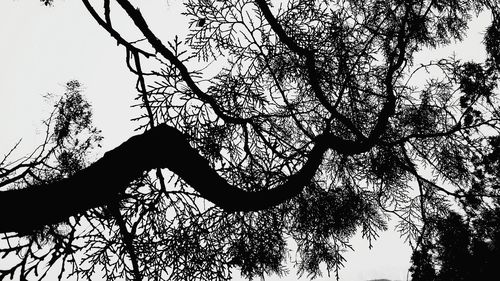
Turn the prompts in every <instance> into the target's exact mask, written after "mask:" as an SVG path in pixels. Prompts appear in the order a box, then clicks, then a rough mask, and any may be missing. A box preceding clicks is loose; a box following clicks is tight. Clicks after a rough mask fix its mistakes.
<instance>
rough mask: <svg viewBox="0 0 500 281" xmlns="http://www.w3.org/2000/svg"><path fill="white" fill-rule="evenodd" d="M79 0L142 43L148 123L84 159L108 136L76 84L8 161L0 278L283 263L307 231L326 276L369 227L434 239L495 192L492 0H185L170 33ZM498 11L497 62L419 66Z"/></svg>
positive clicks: (134, 61)
mask: <svg viewBox="0 0 500 281" xmlns="http://www.w3.org/2000/svg"><path fill="white" fill-rule="evenodd" d="M42 2H43V3H45V4H46V5H51V4H52V1H47V0H45V1H42ZM82 3H83V4H84V6H85V7H86V9H87V10H88V11H89V13H90V15H91V16H92V18H93V19H94V20H95V21H96V22H97V23H98V24H99V26H100V27H101V28H102V29H103V30H104V31H106V32H108V33H109V34H110V35H111V36H112V37H113V38H114V39H116V41H117V42H118V44H120V45H123V46H124V48H125V50H126V65H127V66H128V67H129V68H130V71H132V72H133V73H135V74H136V75H137V90H138V93H139V96H138V100H139V104H138V106H140V107H141V108H142V109H144V115H142V116H139V117H138V118H137V121H138V122H140V124H141V125H140V126H139V128H138V130H144V133H141V134H139V135H136V136H133V137H131V138H130V139H129V140H127V141H125V142H124V143H123V144H122V145H120V146H118V147H117V148H115V149H113V150H111V151H108V152H107V153H105V154H104V156H103V157H102V158H100V159H98V160H97V161H95V162H93V163H86V162H85V161H84V160H83V159H84V156H85V153H86V152H87V151H88V150H89V149H90V148H91V147H90V144H91V143H94V142H95V140H99V139H100V136H99V133H98V130H97V129H95V128H94V127H93V126H92V123H91V122H90V121H91V119H90V117H91V113H90V109H89V107H88V106H87V104H86V103H85V101H84V99H83V97H82V96H81V94H80V90H79V87H78V82H75V81H72V82H70V83H68V91H67V93H66V95H65V97H64V98H63V99H62V100H61V101H60V102H59V103H57V105H56V111H55V113H54V114H55V115H54V116H55V120H54V122H55V123H54V122H47V127H48V133H47V139H46V141H45V143H44V144H43V145H42V148H43V149H42V150H41V152H39V151H38V152H39V153H38V154H33V155H32V157H28V158H26V159H25V160H23V161H22V162H20V163H19V162H10V160H8V158H6V159H5V160H3V161H2V162H1V164H0V178H1V179H2V181H1V182H0V187H2V188H3V189H2V191H1V192H0V232H2V233H8V234H6V236H5V239H4V248H3V249H2V250H1V251H2V253H4V258H5V257H10V256H13V255H15V254H18V256H19V257H20V259H19V262H18V263H15V264H14V265H13V266H11V267H9V268H7V269H5V270H4V269H2V271H0V273H1V274H2V275H0V276H2V278H4V277H8V276H13V275H14V274H20V276H21V277H22V278H25V277H27V276H28V277H32V276H34V275H41V276H42V277H43V276H44V275H43V274H44V273H41V272H39V270H43V269H44V265H45V264H46V263H48V265H49V266H53V265H56V264H60V265H62V266H60V278H62V276H63V273H64V272H65V271H66V270H67V269H68V267H70V269H69V270H68V271H69V273H70V274H72V275H78V276H80V277H84V278H89V279H90V278H91V276H92V275H93V274H94V273H95V272H96V271H100V272H104V274H105V277H106V278H107V279H110V280H113V279H116V278H117V277H121V276H124V275H125V276H126V277H127V278H130V279H134V280H143V279H151V280H161V279H167V278H168V279H172V280H192V279H208V280H212V279H228V278H230V276H231V272H232V269H234V268H238V269H240V270H241V273H242V274H243V275H244V276H247V277H249V278H252V277H256V276H262V275H264V274H269V273H277V274H283V273H285V272H286V268H284V267H283V265H284V262H285V260H286V258H287V255H288V250H287V242H288V241H289V240H291V239H293V240H295V242H296V243H297V252H298V255H297V256H298V258H297V260H296V266H297V268H298V271H299V273H300V274H304V273H306V274H308V275H310V276H311V277H315V276H317V275H319V274H321V270H320V265H321V264H324V265H326V269H327V270H328V271H329V272H330V271H336V272H337V273H338V268H339V267H340V266H341V265H342V262H343V261H344V260H343V257H342V252H343V251H344V250H346V249H348V248H349V243H348V240H349V238H350V237H352V235H353V234H354V233H355V232H356V230H357V229H358V228H361V230H362V233H363V235H364V237H366V238H367V239H368V240H369V241H371V240H372V239H375V238H376V237H377V233H378V232H379V231H381V230H385V229H386V221H387V216H388V215H393V216H396V217H398V218H399V224H398V229H399V230H400V231H401V232H402V234H403V235H405V236H406V237H407V239H408V240H409V241H410V243H412V245H414V246H415V247H417V248H418V247H422V245H424V243H423V241H424V238H425V235H426V234H427V233H428V229H429V225H430V224H431V222H432V221H433V218H439V217H443V216H445V215H446V214H448V213H449V212H450V209H451V208H452V204H451V203H452V202H453V200H455V199H456V200H458V202H462V203H464V204H466V205H467V206H471V207H477V206H478V205H484V204H487V203H488V198H496V197H497V196H498V191H497V188H493V186H491V187H488V186H483V187H482V188H477V185H475V184H474V183H475V181H476V179H477V178H478V174H477V173H476V172H477V171H476V170H474V169H473V165H474V164H475V163H476V161H477V159H480V158H481V156H482V155H483V154H486V153H487V151H486V150H487V148H488V147H487V146H485V145H484V142H485V141H486V140H487V139H488V137H490V136H492V135H493V136H495V135H498V130H499V122H498V121H499V111H498V109H497V106H498V100H497V96H496V92H497V85H496V81H497V79H498V77H497V75H498V70H499V69H500V68H499V60H498V57H499V52H498V43H499V41H500V40H499V39H498V32H499V29H498V27H499V25H498V19H499V17H498V11H499V8H500V6H499V4H498V3H497V2H496V1H493V0H491V1H466V0H446V1H438V0H432V1H427V0H420V1H417V0H415V1H399V0H393V1H379V0H373V1H355V0H351V1H326V0H325V1H315V0H314V1H313V0H290V1H282V2H279V1H267V0H231V1H220V0H186V1H184V2H183V4H184V7H185V16H186V17H187V18H188V19H189V22H190V25H189V26H190V27H189V35H188V36H187V38H185V40H181V39H178V38H177V37H176V38H175V39H173V40H170V41H168V42H166V41H165V40H162V39H161V38H159V37H158V34H159V32H158V31H154V30H153V28H152V27H150V25H148V21H147V19H146V17H145V16H144V14H143V13H142V12H141V10H140V9H138V8H137V7H136V6H135V5H134V4H132V3H130V2H129V1H127V0H117V1H115V2H111V1H108V0H106V1H103V5H102V7H101V8H100V9H99V8H97V6H96V5H95V4H92V3H91V2H90V1H88V0H82ZM484 10H488V11H489V12H490V13H491V17H492V25H491V27H490V28H489V29H488V32H487V33H486V37H485V43H486V44H485V45H486V49H487V51H488V53H489V57H488V60H487V61H485V62H484V63H480V62H461V61H459V60H457V59H455V58H443V59H441V60H438V61H430V62H426V63H425V64H418V63H416V62H414V54H415V53H416V52H418V51H420V50H422V48H438V47H440V46H445V45H450V44H452V43H453V42H454V41H457V40H458V41H460V40H462V38H463V37H464V35H465V34H466V31H467V24H468V22H469V21H470V20H471V18H472V17H473V15H474V14H478V13H480V12H482V11H484ZM118 13H125V15H127V17H128V18H129V19H130V20H131V22H132V23H133V26H134V27H135V28H136V30H137V31H138V32H139V33H140V34H141V36H142V37H143V38H142V39H141V40H138V41H137V40H136V39H130V38H128V37H127V36H125V34H122V33H120V31H119V30H120V29H119V24H118V23H117V22H118V21H117V20H116V21H115V18H114V17H116V16H117V14H118ZM164 42H166V43H164ZM216 66H217V67H218V69H217V70H215V71H214V70H213V68H215V67H216ZM420 73H422V74H425V73H428V75H429V77H428V79H427V80H426V82H425V83H419V81H416V80H415V79H414V77H415V76H416V74H420ZM49 121H50V119H49ZM82 129H86V130H87V133H84V134H83V135H81V133H80V131H81V130H82ZM82 141H83V143H82ZM45 147H53V148H51V149H50V150H49V151H46V150H45V149H44V148H45ZM150 171H154V172H150ZM165 173H168V175H169V177H166V176H165V175H164V174H165ZM166 178H170V180H169V181H166V180H165V179H166ZM168 183H171V184H168ZM414 187H415V188H414ZM13 212H15V213H16V216H12V215H11V214H12V213H13Z"/></svg>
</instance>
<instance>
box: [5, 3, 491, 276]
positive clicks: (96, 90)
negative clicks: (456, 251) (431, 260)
mask: <svg viewBox="0 0 500 281" xmlns="http://www.w3.org/2000/svg"><path fill="white" fill-rule="evenodd" d="M172 2H175V0H172V1H170V3H169V2H168V1H152V0H148V2H147V5H146V6H148V5H150V4H153V3H154V4H156V5H155V8H154V9H151V10H149V13H147V16H156V17H155V21H154V26H155V27H158V26H162V25H163V26H164V30H162V31H165V32H168V33H169V35H170V36H172V35H175V34H181V33H182V31H180V30H176V27H178V26H182V24H178V20H179V19H181V18H180V17H179V15H178V13H177V12H178V10H177V9H178V7H176V6H174V5H173V3H172ZM144 3H146V2H144ZM146 8H147V7H146ZM152 11H154V12H152ZM165 14H167V16H165ZM176 16H177V17H176ZM489 20H490V19H489V16H488V15H481V16H480V17H479V18H478V19H476V20H475V21H474V22H473V24H472V26H471V31H470V35H469V37H468V38H467V40H466V41H465V42H463V43H461V44H460V45H457V46H454V47H453V48H446V49H443V50H439V51H436V50H433V51H432V52H429V51H426V52H422V54H421V55H420V56H418V57H419V58H420V59H422V60H423V61H424V60H426V61H428V60H429V59H431V58H440V57H443V56H450V55H452V52H453V51H455V53H456V55H457V57H460V58H464V59H465V60H469V59H478V60H481V59H482V58H483V57H484V48H483V46H482V45H481V40H482V34H483V32H484V30H485V27H486V26H487V25H488V23H489ZM417 61H418V59H417ZM72 79H77V80H79V81H80V82H81V83H82V84H83V85H84V87H85V91H84V95H85V96H86V98H87V99H88V100H89V102H90V103H91V105H92V107H93V112H94V122H95V125H96V126H97V127H98V128H99V129H101V130H102V134H103V136H104V140H103V143H102V144H103V148H102V151H100V154H101V155H102V153H104V152H105V151H107V150H109V149H112V148H113V147H115V146H117V145H119V144H120V143H121V142H123V141H124V140H126V139H127V138H129V137H130V136H132V135H133V134H136V133H135V132H134V129H135V128H136V127H137V124H134V123H133V122H131V121H130V119H131V118H134V117H136V116H137V115H138V111H137V109H135V108H131V105H132V104H134V98H135V97H136V95H137V93H136V92H135V83H136V77H135V76H134V75H133V74H131V73H130V72H129V71H128V69H127V67H126V65H125V49H124V48H123V47H121V46H117V45H116V41H115V40H114V39H112V38H111V37H110V36H109V35H108V34H107V33H106V31H104V30H103V29H102V28H101V27H100V26H98V25H97V23H96V22H95V21H94V20H93V18H92V17H91V16H90V14H89V13H88V12H87V11H86V9H85V7H83V4H81V3H80V2H79V1H69V0H59V1H57V0H56V1H55V6H54V7H51V8H47V7H44V6H43V5H42V4H41V3H39V1H37V0H2V1H0V157H1V156H3V155H4V154H5V153H6V152H7V151H8V150H9V149H10V148H11V147H12V146H13V145H14V144H15V143H16V142H17V141H18V140H19V139H21V138H22V142H21V146H20V149H19V151H18V152H19V153H20V154H18V156H21V155H22V154H23V153H27V152H29V151H31V150H32V149H33V148H34V147H36V146H37V144H40V142H41V140H42V137H43V133H44V131H43V129H44V127H43V125H42V120H43V119H44V118H47V117H48V114H49V112H50V111H51V105H50V102H49V101H47V99H46V98H44V96H45V95H46V94H47V93H54V94H61V93H62V92H63V91H64V85H65V83H66V82H67V81H69V80H72ZM352 244H353V246H354V249H355V251H354V252H348V253H346V254H345V257H346V259H347V262H346V264H345V267H344V269H342V270H341V272H340V277H341V280H346V281H365V280H371V279H379V278H385V279H390V280H407V269H408V267H409V259H410V247H409V246H408V245H407V244H405V243H404V241H403V239H401V238H400V237H399V234H398V233H397V232H395V231H393V227H390V229H389V231H387V232H385V233H381V236H380V238H379V239H378V240H377V241H375V242H374V243H373V248H372V249H371V250H370V249H369V248H368V242H367V241H364V240H361V239H360V237H359V235H358V236H356V237H355V238H354V239H353V240H352ZM290 269H291V270H290V274H289V275H288V276H286V277H285V278H283V280H285V279H286V280H294V279H296V277H295V270H294V269H293V268H290ZM236 275H238V274H236ZM333 277H334V276H332V278H327V276H325V278H324V279H323V278H319V279H317V280H332V279H334V278H333ZM302 279H303V280H307V279H308V278H306V277H303V278H301V280H302ZM235 280H240V279H237V278H235ZM266 280H279V279H278V278H276V277H273V276H271V277H270V278H266Z"/></svg>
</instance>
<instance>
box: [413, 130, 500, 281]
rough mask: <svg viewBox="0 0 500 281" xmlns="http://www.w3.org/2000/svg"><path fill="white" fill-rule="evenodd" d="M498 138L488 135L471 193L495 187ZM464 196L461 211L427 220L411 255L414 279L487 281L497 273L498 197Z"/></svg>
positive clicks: (499, 240)
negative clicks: (483, 200)
mask: <svg viewBox="0 0 500 281" xmlns="http://www.w3.org/2000/svg"><path fill="white" fill-rule="evenodd" d="M499 141H500V138H499V137H498V136H495V137H491V138H490V139H489V145H490V149H489V151H488V153H486V154H484V155H483V156H482V158H480V159H476V161H475V164H476V166H475V172H474V176H475V178H474V180H473V184H472V188H471V190H470V192H471V193H472V192H478V191H479V192H483V191H484V190H485V189H493V190H498V187H499V186H498V179H499V175H498V171H499V168H500V167H499V165H500V157H499V156H500V146H499ZM463 199H464V200H463V201H462V202H461V203H462V204H461V208H460V213H458V212H457V211H452V210H450V211H449V212H448V214H447V215H446V216H442V217H434V218H432V219H430V220H429V225H430V226H431V227H429V230H428V231H427V232H426V233H425V234H423V235H422V241H423V243H422V246H421V247H420V248H418V249H416V250H415V251H414V253H413V256H412V262H413V264H412V267H411V268H410V271H411V272H412V277H413V280H415V281H417V280H436V281H439V280H487V279H490V278H491V276H495V275H496V274H497V273H498V269H497V262H496V261H498V260H499V258H500V224H499V222H500V200H499V198H498V197H496V198H494V199H493V200H492V201H491V202H488V203H486V202H481V201H478V200H477V198H476V197H475V196H472V194H470V195H469V196H467V197H465V198H463Z"/></svg>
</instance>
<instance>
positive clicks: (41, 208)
mask: <svg viewBox="0 0 500 281" xmlns="http://www.w3.org/2000/svg"><path fill="white" fill-rule="evenodd" d="M326 143H327V139H326V138H324V137H320V138H318V140H317V142H316V145H315V146H314V147H313V148H312V150H311V151H310V153H309V156H308V158H307V161H306V162H305V164H304V165H303V167H302V168H301V169H300V170H299V171H298V172H297V173H296V174H294V175H291V176H290V177H289V178H288V180H287V181H286V182H285V183H284V184H282V185H280V186H278V187H276V188H273V189H270V190H261V191H257V192H249V191H245V190H242V189H240V188H238V187H236V186H232V185H230V184H229V183H228V182H227V181H226V180H225V179H224V178H222V177H221V176H220V175H219V174H218V173H217V172H216V171H215V170H213V169H212V168H211V167H210V165H209V162H208V161H207V160H206V159H204V158H203V157H202V156H200V155H199V154H198V151H197V150H195V149H194V148H192V147H191V146H190V145H189V142H188V139H187V138H186V136H185V135H183V134H182V133H181V132H180V131H178V130H177V129H175V128H173V127H170V126H168V125H166V124H162V125H159V126H157V127H155V128H153V129H151V130H149V131H147V132H145V133H144V134H141V135H137V136H133V137H131V138H130V139H129V140H127V141H126V142H124V143H123V144H121V145H120V146H118V147H117V148H115V149H113V150H111V151H109V152H107V153H105V154H104V156H103V157H102V158H101V159H99V160H98V161H96V162H95V163H94V164H92V165H90V166H89V167H87V168H85V169H83V170H81V171H79V172H77V173H76V174H75V175H73V176H71V177H69V178H66V179H62V180H59V181H55V182H52V183H48V184H42V185H36V186H30V187H27V188H24V189H18V190H8V191H2V192H0V233H4V232H21V233H22V232H29V231H30V230H33V229H36V228H39V227H42V226H44V225H49V224H54V223H58V222H61V221H64V220H65V219H67V218H68V217H70V216H74V215H77V214H78V213H82V212H85V211H87V210H89V209H92V208H95V207H98V206H103V205H107V204H109V203H110V202H113V200H116V199H117V198H119V197H120V195H122V194H123V192H124V190H125V188H126V187H127V185H128V184H129V183H130V182H131V181H133V180H134V179H136V178H138V177H139V176H141V175H142V174H143V173H144V172H147V171H149V170H151V169H154V168H158V167H161V168H167V169H169V170H171V171H172V172H173V173H175V174H176V175H177V176H179V177H180V178H181V179H183V180H184V182H186V183H187V184H188V185H190V186H191V187H192V188H194V189H195V190H196V191H197V192H199V193H200V195H201V197H203V198H205V199H207V200H208V201H211V202H212V203H214V204H215V205H216V206H218V207H220V208H222V209H224V210H226V211H230V212H235V211H256V210H262V209H266V208H269V207H272V206H275V205H278V204H280V203H282V202H284V201H286V200H288V199H290V198H293V197H294V196H296V195H297V194H299V193H300V192H301V191H302V189H303V188H304V186H306V185H307V184H308V183H309V182H310V181H311V179H312V178H313V177H314V175H315V173H316V170H317V169H318V167H319V165H320V164H321V162H322V159H323V153H324V152H325V151H326V149H327V146H326ZM145 151H148V153H145ZM256 189H257V190H259V188H256Z"/></svg>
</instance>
